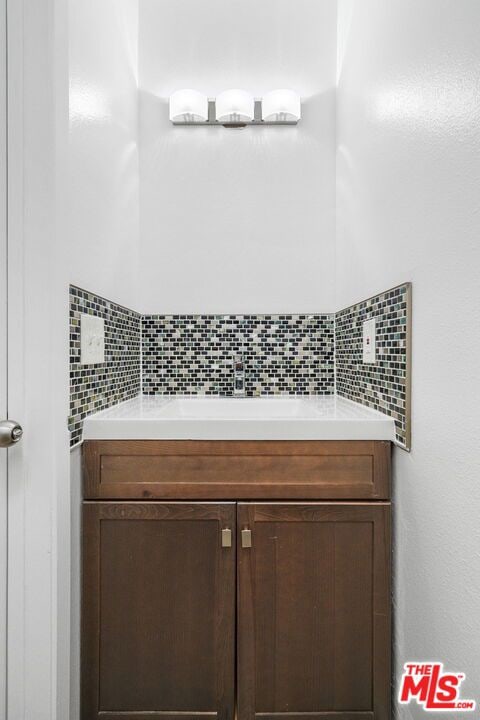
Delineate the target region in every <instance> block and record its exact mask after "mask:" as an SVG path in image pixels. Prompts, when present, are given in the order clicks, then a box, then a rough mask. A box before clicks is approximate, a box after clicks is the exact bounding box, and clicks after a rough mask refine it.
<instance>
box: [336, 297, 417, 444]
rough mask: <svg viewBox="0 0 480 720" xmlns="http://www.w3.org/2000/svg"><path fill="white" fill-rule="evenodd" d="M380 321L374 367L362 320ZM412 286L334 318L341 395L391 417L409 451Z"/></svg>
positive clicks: (399, 439)
mask: <svg viewBox="0 0 480 720" xmlns="http://www.w3.org/2000/svg"><path fill="white" fill-rule="evenodd" d="M371 318H375V319H376V351H377V357H376V363H375V364H372V365H369V364H364V363H363V322H364V321H365V320H370V319H371ZM410 322H411V284H410V283H406V284H404V285H400V286H399V287H396V288H393V289H392V290H388V291H387V292H384V293H381V294H379V295H377V296H375V297H373V298H370V299H369V300H365V301H364V302H361V303H358V304H357V305H353V306H352V307H349V308H346V309H345V310H341V311H340V312H338V313H337V314H336V333H335V335H336V337H335V346H336V390H337V393H338V395H342V396H343V397H346V398H348V399H349V400H354V401H356V402H359V403H361V404H362V405H367V406H368V407H371V408H373V409H375V410H379V411H380V412H383V413H385V414H386V415H389V416H390V417H393V419H394V420H395V426H396V440H397V443H398V445H400V446H401V447H404V448H406V449H409V448H410V441H411V438H410V434H411V432H410V353H411V348H410V336H411V333H410Z"/></svg>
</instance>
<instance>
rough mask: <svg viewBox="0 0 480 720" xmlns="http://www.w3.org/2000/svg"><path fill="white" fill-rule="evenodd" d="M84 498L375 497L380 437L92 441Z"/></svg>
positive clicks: (384, 449)
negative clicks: (284, 439) (301, 439)
mask: <svg viewBox="0 0 480 720" xmlns="http://www.w3.org/2000/svg"><path fill="white" fill-rule="evenodd" d="M84 462H85V473H84V477H85V497H86V498H89V499H98V498H101V499H146V498H151V499H156V498H159V499H160V498H161V499H185V500H187V499H191V500H194V499H239V500H241V499H262V498H264V499H270V498H271V499H283V500H289V499H335V500H336V499H339V500H346V499H376V500H387V499H388V498H389V497H390V482H389V481H390V443H388V442H383V441H358V442H356V441H355V442H354V441H352V442H350V441H338V442H337V441H335V442H332V441H319V442H316V441H314V442H311V441H309V442H297V441H291V442H277V441H256V442H250V441H248V442H247V441H241V442H240V441H238V442H231V441H228V442H225V441H181V440H179V441H157V440H140V441H127V440H118V441H117V440H105V441H102V440H99V441H97V440H91V441H87V442H85V444H84Z"/></svg>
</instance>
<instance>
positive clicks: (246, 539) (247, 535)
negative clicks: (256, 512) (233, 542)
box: [242, 528, 252, 548]
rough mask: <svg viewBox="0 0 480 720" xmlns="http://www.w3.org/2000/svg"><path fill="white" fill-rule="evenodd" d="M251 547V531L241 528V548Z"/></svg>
mask: <svg viewBox="0 0 480 720" xmlns="http://www.w3.org/2000/svg"><path fill="white" fill-rule="evenodd" d="M251 547H252V531H251V530H249V529H248V528H245V530H242V548H251Z"/></svg>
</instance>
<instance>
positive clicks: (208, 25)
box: [139, 0, 336, 313]
mask: <svg viewBox="0 0 480 720" xmlns="http://www.w3.org/2000/svg"><path fill="white" fill-rule="evenodd" d="M139 8H140V20H139V85H140V137H141V153H140V157H141V160H140V188H141V278H142V282H141V288H140V298H141V302H140V308H139V309H140V310H141V311H144V312H167V313H187V312H192V313H193V312H195V313H202V312H203V313H207V312H218V313H223V312H231V313H235V312H257V313H258V312H282V311H283V312H299V311H306V312H308V311H332V310H333V303H334V278H333V272H332V267H333V262H334V242H335V237H334V235H335V218H334V212H335V187H334V177H335V147H334V146H335V90H334V86H335V60H336V2H335V0H322V2H318V0H296V1H295V2H292V1H291V0H261V2H259V1H258V0H204V1H203V2H198V0H175V1H173V0H169V1H168V2H158V0H139ZM285 86H286V87H292V88H294V89H296V90H297V91H298V92H300V93H301V95H302V96H303V99H304V106H303V112H304V118H303V120H302V122H301V124H299V125H298V127H297V128H294V129H292V128H263V129H259V128H246V129H243V130H231V129H230V130H226V129H223V128H194V129H186V128H178V127H177V128H175V127H173V126H171V124H170V123H169V120H168V107H167V99H168V96H169V95H170V94H171V92H173V91H174V90H177V89H179V88H183V87H193V88H195V89H197V90H199V91H201V92H203V93H205V94H207V95H208V96H215V95H216V94H218V93H219V92H220V91H222V90H224V89H227V88H230V87H241V88H245V89H246V90H249V91H250V92H252V94H254V95H255V96H261V95H262V94H264V93H265V92H266V91H268V90H272V89H275V88H276V87H285Z"/></svg>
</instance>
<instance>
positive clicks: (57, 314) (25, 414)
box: [0, 0, 70, 720]
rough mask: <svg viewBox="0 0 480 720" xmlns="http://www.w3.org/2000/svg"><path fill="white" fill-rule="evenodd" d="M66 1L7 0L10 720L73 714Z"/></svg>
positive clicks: (4, 604) (5, 616)
mask: <svg viewBox="0 0 480 720" xmlns="http://www.w3.org/2000/svg"><path fill="white" fill-rule="evenodd" d="M67 6H68V3H65V2H64V0H0V421H3V420H6V419H8V418H10V419H11V420H12V419H14V420H18V421H19V422H20V423H21V424H22V425H23V427H24V431H25V434H24V437H23V438H22V440H21V442H18V443H17V444H16V445H15V446H13V447H11V448H9V449H8V450H7V449H5V448H0V720H4V718H6V720H67V719H68V718H69V710H68V696H69V583H70V578H69V572H70V569H69V513H70V507H69V465H68V433H67V424H66V419H67V414H68V302H67V299H68V277H67V275H66V273H65V271H64V269H63V267H64V265H63V263H64V260H63V256H62V253H63V252H64V251H63V243H62V236H63V231H62V230H61V228H60V210H61V208H62V202H61V201H60V200H59V197H60V194H61V192H62V188H63V186H64V182H63V179H62V177H61V176H60V173H59V171H58V168H59V167H61V162H60V160H61V157H62V150H61V143H62V142H66V140H67V139H68V52H67V50H68V45H67V38H66V30H65V28H66V21H65V13H66V7H67ZM6 57H7V58H8V62H7V61H6ZM62 93H63V94H62ZM6 98H7V99H6ZM61 113H63V114H64V115H66V119H64V117H63V116H61ZM7 129H8V132H7ZM7 159H8V162H6V160H7ZM7 189H8V190H7ZM7 336H8V343H7ZM7 370H8V372H7ZM0 436H1V425H0ZM7 520H8V522H7ZM7 572H8V582H7Z"/></svg>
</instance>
